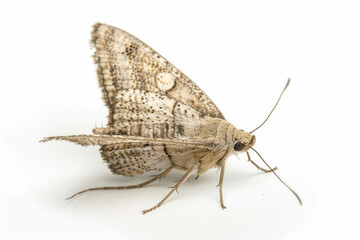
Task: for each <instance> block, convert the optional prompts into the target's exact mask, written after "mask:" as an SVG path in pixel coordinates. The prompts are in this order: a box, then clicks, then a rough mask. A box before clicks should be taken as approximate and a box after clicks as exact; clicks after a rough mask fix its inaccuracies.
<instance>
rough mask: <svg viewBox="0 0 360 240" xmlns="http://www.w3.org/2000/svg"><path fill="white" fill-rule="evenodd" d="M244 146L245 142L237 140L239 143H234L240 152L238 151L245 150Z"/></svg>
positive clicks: (236, 149) (235, 148)
mask: <svg viewBox="0 0 360 240" xmlns="http://www.w3.org/2000/svg"><path fill="white" fill-rule="evenodd" d="M244 147H245V145H244V144H242V143H241V142H237V143H235V145H234V150H235V151H237V152H238V151H241V150H243V148H244Z"/></svg>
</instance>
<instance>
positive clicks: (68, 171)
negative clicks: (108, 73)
mask: <svg viewBox="0 0 360 240" xmlns="http://www.w3.org/2000/svg"><path fill="white" fill-rule="evenodd" d="M359 12H360V6H359V5H358V4H357V3H356V1H346V0H345V1H319V0H318V1H310V0H309V1H250V0H249V1H205V0H204V1H165V0H164V1H119V0H117V1H115V0H114V1H85V0H84V1H70V0H68V1H58V2H56V1H40V0H39V1H8V2H4V1H2V2H1V4H0V25H1V26H0V29H1V38H0V53H1V55H0V66H1V85H0V104H1V105H0V111H1V117H0V141H1V142H0V159H1V162H0V184H1V186H0V193H1V196H0V210H1V214H0V222H1V223H0V228H1V231H0V237H1V239H99V238H100V237H104V239H107V238H108V239H110V237H112V239H114V238H115V239H268V240H270V239H340V238H341V239H359V237H360V236H359V233H358V229H357V228H358V226H359V221H358V218H359V215H360V211H359V202H360V197H359V182H360V181H359V180H360V177H359V176H360V174H359V170H360V164H359V153H358V151H357V149H358V144H359V134H360V132H359V120H360V119H359V100H360V97H359V95H360V94H359V89H360V88H359V81H360V69H359V67H360V31H359V29H360V26H359V25H360V14H359ZM97 21H100V22H103V23H107V24H111V25H114V26H116V27H119V28H122V29H124V30H126V31H128V32H130V33H132V34H133V35H135V36H137V37H138V38H140V39H141V40H143V41H144V42H146V43H147V44H148V45H150V46H151V47H152V48H154V49H155V50H157V51H158V52H159V53H160V54H162V55H163V56H164V57H166V58H167V59H168V60H169V61H170V62H172V63H173V64H174V65H175V66H177V67H178V68H179V69H180V70H181V71H183V72H184V73H185V74H186V75H188V76H189V77H190V78H191V79H192V80H193V81H194V82H195V83H196V84H198V85H199V86H200V87H201V88H202V89H203V90H204V92H205V93H207V95H208V96H209V97H210V98H211V99H212V100H213V101H214V102H215V103H216V104H217V106H218V107H219V108H220V109H221V111H222V112H223V114H224V115H225V117H226V118H227V120H228V121H229V122H231V123H233V124H234V125H235V126H237V127H238V128H241V129H245V130H248V131H250V130H252V129H253V128H255V127H256V126H257V125H258V124H260V123H261V122H262V121H263V120H264V118H265V117H266V115H267V114H268V112H269V111H270V109H271V108H272V106H273V104H274V103H275V101H276V99H277V97H278V95H279V93H280V92H281V90H282V88H283V86H284V84H285V82H286V79H287V78H288V77H291V78H292V82H291V84H290V86H289V88H288V90H287V91H286V92H285V94H284V96H283V99H282V101H281V102H280V104H279V106H278V108H277V109H276V111H275V112H274V114H273V116H272V117H271V118H270V120H269V121H268V122H267V123H266V125H264V127H263V128H261V129H260V130H258V131H257V132H256V136H257V144H256V145H255V147H256V149H257V150H258V151H259V152H260V153H261V154H262V155H263V157H264V158H265V159H266V160H267V161H268V163H269V164H271V165H272V166H278V167H279V171H278V173H279V175H280V176H282V178H283V179H284V180H285V181H286V182H287V183H288V184H289V185H290V186H291V187H293V188H294V189H295V190H296V191H297V192H298V194H299V195H300V196H301V198H302V200H303V202H304V205H303V206H302V207H300V206H299V204H298V202H297V200H296V198H295V197H294V196H293V195H292V194H291V193H290V192H289V191H288V190H287V189H286V188H285V187H284V186H283V185H282V184H281V183H280V182H279V181H278V180H277V179H276V178H275V177H274V176H273V174H262V173H261V172H259V171H258V170H257V169H255V168H254V167H253V166H252V165H251V164H249V163H247V162H246V158H245V156H241V161H239V160H238V159H236V158H235V157H234V156H232V157H230V158H229V159H228V161H227V169H226V176H225V182H224V194H225V195H224V197H225V204H226V205H227V207H228V208H227V209H226V210H221V208H220V204H219V193H218V189H217V188H216V187H215V186H216V185H217V183H218V177H219V173H216V171H215V170H211V171H209V172H207V173H206V174H204V175H202V176H201V177H200V178H199V179H198V180H197V181H195V180H194V178H193V177H192V178H191V179H190V180H189V181H187V182H186V183H185V184H183V186H182V187H181V188H180V189H179V190H180V193H179V194H175V195H173V196H172V197H171V199H170V200H169V201H167V202H166V204H164V205H163V206H162V207H161V208H159V209H158V210H156V211H154V212H152V213H150V214H147V215H142V214H141V210H143V209H146V208H149V207H151V206H153V205H154V204H155V203H157V202H158V201H159V200H160V199H161V198H162V197H163V196H164V195H165V194H166V193H167V192H168V191H169V189H168V188H166V187H168V186H172V185H173V184H174V181H176V180H178V179H179V178H180V176H181V173H180V172H174V173H173V174H171V176H169V177H167V178H166V179H164V180H162V181H161V182H160V183H159V182H157V183H154V184H152V185H150V186H148V187H146V188H144V189H135V190H128V191H102V192H93V193H89V194H85V195H83V196H81V197H78V198H76V199H74V200H72V201H65V200H64V199H65V198H66V197H68V196H69V195H71V194H73V193H75V192H77V191H79V190H82V189H84V188H88V187H95V186H105V185H110V186H114V185H128V184H134V183H138V182H142V181H144V180H147V179H148V178H149V175H148V174H147V175H146V176H140V177H137V178H126V177H122V176H115V175H112V174H111V173H110V171H109V170H108V169H107V167H106V165H105V164H104V163H103V161H102V160H101V158H100V155H99V152H98V149H97V147H88V148H83V147H80V146H77V145H74V144H71V143H65V142H51V143H46V144H40V143H38V141H39V140H40V139H42V137H44V136H50V135H68V134H89V133H91V130H92V128H94V127H95V124H97V125H98V126H99V125H101V124H104V125H105V124H106V115H107V110H106V108H105V106H104V104H103V102H102V100H101V93H100V89H99V88H98V86H97V85H98V84H97V78H96V73H95V65H94V64H93V63H92V59H91V58H90V56H91V54H92V51H91V49H90V46H89V39H90V31H91V25H92V24H93V23H95V22H97ZM252 156H253V159H254V160H256V161H257V162H258V163H259V164H261V162H260V160H259V159H258V158H257V157H256V156H255V154H253V153H252ZM105 237H106V238H105Z"/></svg>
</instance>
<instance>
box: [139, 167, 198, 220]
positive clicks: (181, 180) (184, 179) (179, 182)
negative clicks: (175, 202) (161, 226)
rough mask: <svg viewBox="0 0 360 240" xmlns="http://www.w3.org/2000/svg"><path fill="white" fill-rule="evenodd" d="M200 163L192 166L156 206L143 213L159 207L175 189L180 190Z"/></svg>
mask: <svg viewBox="0 0 360 240" xmlns="http://www.w3.org/2000/svg"><path fill="white" fill-rule="evenodd" d="M197 165H198V164H194V166H192V167H191V168H190V169H189V170H188V171H187V172H186V173H185V174H184V176H182V178H181V179H180V180H179V181H178V182H177V183H176V185H175V186H174V187H172V189H171V191H170V192H169V193H168V194H167V195H166V196H165V197H164V198H163V199H162V200H161V201H160V202H159V203H158V204H156V205H155V206H154V207H152V208H149V209H147V210H143V211H142V213H143V214H145V213H148V212H151V211H153V210H155V209H157V208H158V207H160V206H161V205H162V204H163V203H164V202H165V201H166V199H168V198H169V197H170V196H171V194H173V192H174V191H176V192H178V190H177V189H178V187H179V186H180V185H181V184H182V183H183V182H185V181H186V179H187V178H188V177H189V176H190V175H191V173H192V172H193V171H194V169H195V167H196V166H197Z"/></svg>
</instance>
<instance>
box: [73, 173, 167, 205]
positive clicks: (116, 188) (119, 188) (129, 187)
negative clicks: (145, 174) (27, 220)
mask: <svg viewBox="0 0 360 240" xmlns="http://www.w3.org/2000/svg"><path fill="white" fill-rule="evenodd" d="M172 169H173V166H171V167H169V168H168V169H166V170H165V171H164V172H162V173H160V174H159V175H156V176H155V177H154V178H152V179H150V180H149V181H147V182H143V183H140V184H136V185H129V186H117V187H97V188H89V189H86V190H83V191H81V192H78V193H76V194H74V195H72V196H71V197H69V198H67V199H66V200H69V199H72V198H73V197H75V196H77V195H80V194H82V193H85V192H90V191H95V190H122V189H133V188H141V187H143V186H145V185H148V184H150V183H152V182H154V181H156V180H158V179H160V178H162V177H165V176H166V175H168V174H169V173H170V171H171V170H172Z"/></svg>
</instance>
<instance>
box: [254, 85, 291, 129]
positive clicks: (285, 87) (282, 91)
mask: <svg viewBox="0 0 360 240" xmlns="http://www.w3.org/2000/svg"><path fill="white" fill-rule="evenodd" d="M289 84H290V78H289V79H288V80H287V83H286V85H285V87H284V89H283V90H282V92H281V94H280V97H279V99H278V100H277V102H276V104H275V106H274V107H273V109H272V110H271V112H270V113H269V115H268V116H267V118H266V119H265V121H264V122H263V123H262V124H260V126H258V127H257V128H255V129H254V130H252V131H251V132H250V133H253V132H255V131H256V130H258V129H259V128H261V127H262V125H264V123H265V122H266V121H267V120H268V119H269V117H270V115H271V114H272V112H273V111H274V110H275V108H276V106H277V105H278V103H279V102H280V99H281V96H282V95H283V93H284V92H285V90H286V88H287V87H288V86H289Z"/></svg>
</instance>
